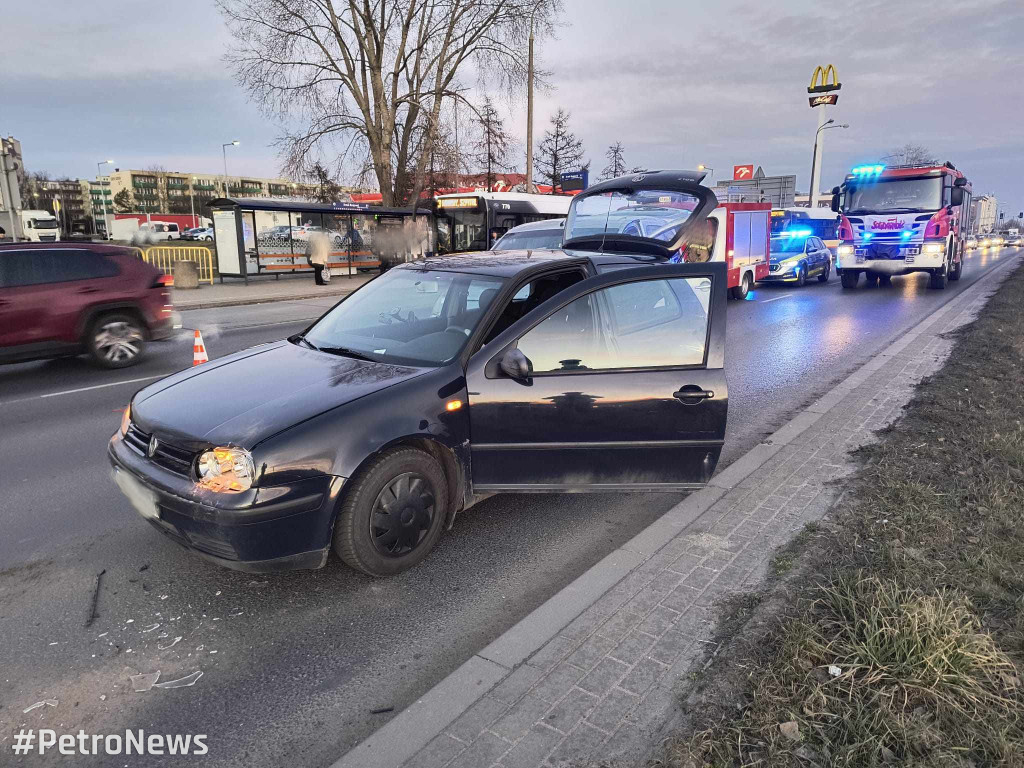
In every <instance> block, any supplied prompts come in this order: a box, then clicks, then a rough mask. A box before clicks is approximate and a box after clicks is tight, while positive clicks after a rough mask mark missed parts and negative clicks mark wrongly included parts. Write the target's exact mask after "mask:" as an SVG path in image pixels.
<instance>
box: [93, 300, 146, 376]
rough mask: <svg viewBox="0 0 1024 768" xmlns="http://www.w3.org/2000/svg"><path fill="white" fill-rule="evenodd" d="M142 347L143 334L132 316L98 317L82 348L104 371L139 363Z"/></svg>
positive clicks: (144, 343) (137, 321) (136, 320)
mask: <svg viewBox="0 0 1024 768" xmlns="http://www.w3.org/2000/svg"><path fill="white" fill-rule="evenodd" d="M145 346H146V331H145V329H144V328H143V327H142V323H140V322H139V320H138V319H137V318H135V317H132V316H131V315H126V314H120V313H116V314H109V315H100V316H99V317H98V318H96V320H95V321H93V323H92V326H91V327H90V328H89V331H88V334H87V336H86V347H87V348H88V350H89V354H90V355H92V358H93V360H95V361H96V362H97V363H98V364H99V365H102V366H103V367H104V368H126V367H128V366H129V365H134V364H135V363H137V362H139V358H141V357H142V352H143V349H145Z"/></svg>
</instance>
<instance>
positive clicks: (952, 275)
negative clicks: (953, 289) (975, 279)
mask: <svg viewBox="0 0 1024 768" xmlns="http://www.w3.org/2000/svg"><path fill="white" fill-rule="evenodd" d="M963 273H964V260H963V258H961V259H960V261H958V262H957V263H956V267H955V268H954V269H951V270H950V271H949V279H950V280H953V281H954V282H955V281H957V280H959V279H960V275H962V274H963Z"/></svg>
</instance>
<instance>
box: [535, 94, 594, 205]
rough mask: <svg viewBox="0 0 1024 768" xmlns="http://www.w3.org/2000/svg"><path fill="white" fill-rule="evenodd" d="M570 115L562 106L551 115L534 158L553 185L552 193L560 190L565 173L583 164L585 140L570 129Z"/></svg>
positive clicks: (541, 173)
mask: <svg viewBox="0 0 1024 768" xmlns="http://www.w3.org/2000/svg"><path fill="white" fill-rule="evenodd" d="M570 117H571V115H570V114H569V113H568V112H566V111H565V110H564V109H561V108H559V110H558V112H556V113H555V114H554V115H552V116H551V127H550V128H549V129H548V130H546V131H544V138H543V139H541V141H540V147H539V149H540V154H538V155H537V156H536V157H535V158H534V159H533V161H534V163H536V164H537V170H538V172H539V173H540V175H541V176H542V177H543V178H544V180H545V181H547V182H548V183H549V184H550V185H551V194H555V193H556V192H557V191H558V186H559V183H560V181H561V176H562V174H563V173H566V172H568V171H570V170H573V169H575V168H579V167H581V166H582V164H583V142H582V141H580V140H579V139H577V138H576V135H575V134H574V133H572V131H570V130H569V118H570ZM587 165H588V166H589V163H588V164H587Z"/></svg>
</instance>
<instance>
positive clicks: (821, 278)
mask: <svg viewBox="0 0 1024 768" xmlns="http://www.w3.org/2000/svg"><path fill="white" fill-rule="evenodd" d="M831 276H832V261H831V260H829V261H826V262H825V268H824V269H823V270H821V274H820V275H818V282H819V283H827V282H828V279H829V277H831Z"/></svg>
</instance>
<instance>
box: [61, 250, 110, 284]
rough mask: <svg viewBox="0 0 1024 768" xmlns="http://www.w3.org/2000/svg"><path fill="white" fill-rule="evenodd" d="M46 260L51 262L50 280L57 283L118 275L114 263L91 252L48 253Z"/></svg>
mask: <svg viewBox="0 0 1024 768" xmlns="http://www.w3.org/2000/svg"><path fill="white" fill-rule="evenodd" d="M45 258H48V259H49V260H50V264H49V265H48V267H47V268H48V269H49V271H50V275H51V277H50V279H51V280H52V281H53V282H55V283H62V282H68V281H71V280H89V279H93V278H98V277H113V276H114V275H116V274H118V269H117V266H116V265H115V264H114V263H113V262H111V261H109V260H108V259H105V258H103V257H102V256H101V255H100V254H98V253H93V252H91V251H48V252H47V253H46V254H45Z"/></svg>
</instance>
